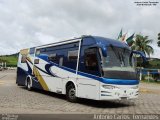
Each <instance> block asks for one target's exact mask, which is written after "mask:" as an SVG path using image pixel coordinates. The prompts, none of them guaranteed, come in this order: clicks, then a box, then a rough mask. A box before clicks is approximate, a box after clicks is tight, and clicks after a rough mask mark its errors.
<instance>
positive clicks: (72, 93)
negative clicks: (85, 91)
mask: <svg viewBox="0 0 160 120" xmlns="http://www.w3.org/2000/svg"><path fill="white" fill-rule="evenodd" d="M66 96H67V100H68V101H70V102H76V101H77V97H76V89H75V87H74V85H72V84H70V85H68V86H67V93H66Z"/></svg>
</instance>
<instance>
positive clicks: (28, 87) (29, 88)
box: [27, 78, 32, 91]
mask: <svg viewBox="0 0 160 120" xmlns="http://www.w3.org/2000/svg"><path fill="white" fill-rule="evenodd" d="M27 90H29V91H31V90H32V84H31V79H30V78H27Z"/></svg>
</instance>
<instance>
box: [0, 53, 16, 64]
mask: <svg viewBox="0 0 160 120" xmlns="http://www.w3.org/2000/svg"><path fill="white" fill-rule="evenodd" d="M17 61H18V57H17V56H15V55H8V56H0V63H2V62H6V63H7V67H16V66H17Z"/></svg>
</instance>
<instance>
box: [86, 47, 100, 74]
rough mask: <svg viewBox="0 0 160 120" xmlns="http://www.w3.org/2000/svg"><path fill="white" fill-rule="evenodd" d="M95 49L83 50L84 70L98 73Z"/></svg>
mask: <svg viewBox="0 0 160 120" xmlns="http://www.w3.org/2000/svg"><path fill="white" fill-rule="evenodd" d="M96 50H97V49H96V48H91V49H87V50H85V58H84V61H85V68H86V70H89V71H98V61H97V54H96Z"/></svg>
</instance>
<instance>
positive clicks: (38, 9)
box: [0, 0, 160, 57]
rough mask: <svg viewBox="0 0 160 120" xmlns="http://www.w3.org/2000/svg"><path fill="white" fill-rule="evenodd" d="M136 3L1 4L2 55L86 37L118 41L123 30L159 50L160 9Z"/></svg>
mask: <svg viewBox="0 0 160 120" xmlns="http://www.w3.org/2000/svg"><path fill="white" fill-rule="evenodd" d="M134 1H135V0H0V15H1V16H0V33H1V34H0V39H1V42H0V49H1V51H0V54H9V53H14V52H17V51H19V50H20V49H22V48H26V47H32V46H37V45H41V44H45V43H51V42H54V41H59V40H63V39H67V38H71V37H79V36H81V35H84V34H90V35H99V36H104V37H108V38H117V35H118V33H119V31H120V29H121V28H122V27H123V29H124V31H125V32H127V31H128V33H130V34H132V33H134V32H135V33H142V34H144V35H149V37H150V38H151V39H153V40H154V42H153V44H152V46H153V47H154V48H155V55H154V57H157V56H158V57H160V56H159V54H158V51H160V48H158V47H155V46H156V40H157V33H158V32H160V31H159V25H160V23H159V21H160V14H159V13H160V9H159V7H160V5H159V4H158V5H157V6H145V7H138V6H136V5H135V4H134Z"/></svg>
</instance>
